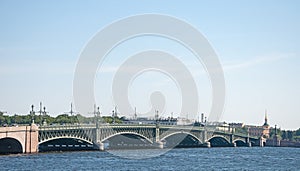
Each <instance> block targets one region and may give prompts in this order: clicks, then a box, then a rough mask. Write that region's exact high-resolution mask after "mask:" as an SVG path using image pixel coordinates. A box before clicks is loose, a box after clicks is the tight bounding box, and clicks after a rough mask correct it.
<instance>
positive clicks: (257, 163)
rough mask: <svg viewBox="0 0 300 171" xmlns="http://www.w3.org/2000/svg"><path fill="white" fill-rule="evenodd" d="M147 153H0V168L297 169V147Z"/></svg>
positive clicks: (299, 162)
mask: <svg viewBox="0 0 300 171" xmlns="http://www.w3.org/2000/svg"><path fill="white" fill-rule="evenodd" d="M158 151H161V150H158ZM151 152H155V150H154V151H153V150H120V151H118V150H114V151H111V152H103V151H102V152H101V151H81V152H56V153H39V154H31V155H24V154H22V155H21V154H19V155H6V156H0V171H4V170H40V171H42V170H72V171H73V170H86V171H89V170H113V171H115V170H139V171H140V170H189V171H191V170H300V148H273V147H263V148H262V147H251V148H247V147H245V148H244V147H239V148H185V149H172V150H170V151H167V152H166V153H164V154H162V155H160V156H156V157H151V158H144V157H145V154H149V153H151ZM112 153H114V154H112ZM115 154H117V155H119V156H116V155H115ZM120 155H122V156H131V157H133V158H136V159H129V158H123V157H120ZM148 157H149V156H148ZM137 158H143V159H137Z"/></svg>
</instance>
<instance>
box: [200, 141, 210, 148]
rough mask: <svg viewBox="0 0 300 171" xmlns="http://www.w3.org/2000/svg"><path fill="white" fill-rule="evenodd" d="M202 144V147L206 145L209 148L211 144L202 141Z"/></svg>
mask: <svg viewBox="0 0 300 171" xmlns="http://www.w3.org/2000/svg"><path fill="white" fill-rule="evenodd" d="M202 146H203V147H207V148H210V147H211V145H210V142H208V141H207V142H204V143H203V144H202Z"/></svg>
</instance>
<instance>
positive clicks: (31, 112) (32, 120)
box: [30, 105, 35, 124]
mask: <svg viewBox="0 0 300 171" xmlns="http://www.w3.org/2000/svg"><path fill="white" fill-rule="evenodd" d="M34 115H35V112H34V105H31V111H30V116H31V124H34Z"/></svg>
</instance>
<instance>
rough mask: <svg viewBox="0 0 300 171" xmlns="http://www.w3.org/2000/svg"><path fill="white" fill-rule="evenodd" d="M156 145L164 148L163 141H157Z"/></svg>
mask: <svg viewBox="0 0 300 171" xmlns="http://www.w3.org/2000/svg"><path fill="white" fill-rule="evenodd" d="M155 147H156V148H159V149H163V148H164V144H163V143H162V142H161V141H158V142H155Z"/></svg>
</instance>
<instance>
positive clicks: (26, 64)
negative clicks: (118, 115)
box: [0, 0, 300, 129]
mask: <svg viewBox="0 0 300 171" xmlns="http://www.w3.org/2000/svg"><path fill="white" fill-rule="evenodd" d="M299 6H300V3H299V1H296V0H295V1H290V0H287V1H271V0H265V1H259V0H253V1H243V2H242V1H231V0H229V1H209V2H207V1H173V0H172V1H171V0H166V1H163V2H162V1H114V0H112V1H106V2H105V1H102V2H101V1H91V0H88V1H68V0H67V1H63V2H62V1H30V0H28V1H17V0H13V1H8V0H6V1H5V0H0V21H1V23H0V25H1V27H0V111H7V113H8V114H28V113H29V110H30V105H31V104H34V105H35V106H38V105H39V102H43V105H45V106H46V108H47V110H48V112H49V113H50V115H52V116H57V115H58V114H61V113H64V112H67V111H69V110H70V107H69V106H70V103H71V102H72V101H73V78H74V71H75V68H76V64H77V62H78V59H79V56H80V53H81V52H82V50H83V49H84V47H85V45H86V44H87V43H88V42H89V40H90V39H91V38H92V37H93V36H94V35H95V34H96V33H97V32H98V31H99V30H101V29H102V28H104V27H105V26H107V25H109V24H111V23H113V22H115V21H117V20H120V19H122V18H125V17H128V16H134V15H139V14H148V13H153V14H164V15H169V16H173V17H176V18H178V19H181V20H183V21H185V22H187V23H189V24H191V25H192V26H193V27H195V28H196V29H198V30H199V31H200V32H201V33H202V34H203V35H204V36H205V37H206V38H207V40H208V41H209V42H210V44H211V46H212V47H213V48H214V50H215V51H216V53H217V54H218V57H219V60H220V62H221V64H222V67H223V70H224V77H225V83H226V97H225V98H226V102H225V103H226V104H225V108H224V112H223V114H222V117H221V118H220V121H226V122H243V123H246V124H254V125H262V124H263V122H264V114H265V110H267V114H268V121H269V124H270V125H271V126H274V125H275V124H276V125H277V126H278V127H280V128H282V129H298V128H299V127H300V122H299V121H300V89H299V87H300V77H299V73H300V67H299V64H300V48H299V45H300V31H299V30H300V22H299V21H300V12H299ZM170 29H172V28H170ZM145 49H162V50H165V51H168V52H171V53H172V54H174V55H175V56H177V57H178V58H179V59H180V60H181V61H182V63H183V64H185V65H186V66H187V68H189V69H190V72H191V73H192V75H193V76H194V78H195V82H196V84H197V87H198V94H199V98H200V100H199V108H200V111H201V112H203V113H205V114H206V115H209V112H210V107H211V101H212V97H211V85H210V81H209V78H208V75H207V73H206V72H205V69H204V68H203V66H202V65H201V64H200V65H199V64H198V63H197V61H196V60H195V58H194V57H193V54H191V53H190V52H189V51H188V50H187V49H186V48H185V47H183V46H181V45H180V44H178V43H176V42H174V41H172V40H169V39H165V38H161V37H147V36H144V37H137V38H135V39H132V40H129V41H126V42H124V43H123V44H120V45H119V46H118V47H116V48H115V49H114V50H113V51H112V52H111V53H109V54H108V55H107V57H106V59H105V61H103V64H102V66H101V67H102V68H99V70H98V73H97V75H96V78H95V97H96V102H97V105H99V106H100V107H101V111H102V113H103V115H110V113H111V110H112V109H113V107H114V102H113V99H112V97H111V92H110V88H111V83H112V80H113V77H114V74H115V72H116V70H117V69H118V67H119V66H120V65H122V63H123V62H124V60H126V57H128V56H130V55H132V54H135V53H137V52H140V51H142V50H145ZM128 90H129V99H130V103H131V105H132V106H135V107H136V108H137V112H138V113H139V114H141V115H142V113H146V112H147V111H149V109H150V108H151V106H150V105H149V104H150V97H149V95H151V93H152V92H154V91H161V92H163V93H164V95H165V101H166V108H165V109H164V111H163V113H161V115H162V116H164V117H168V116H170V115H171V113H172V112H173V113H174V114H175V115H176V114H178V112H179V111H180V103H181V102H180V91H179V90H178V88H177V87H176V83H174V82H173V81H172V79H170V78H168V77H167V76H166V75H163V74H161V73H159V72H146V73H144V74H142V75H140V76H138V77H136V78H135V80H133V83H132V84H131V87H129V88H128ZM92 108H93V104H91V112H92ZM128 116H132V114H128Z"/></svg>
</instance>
